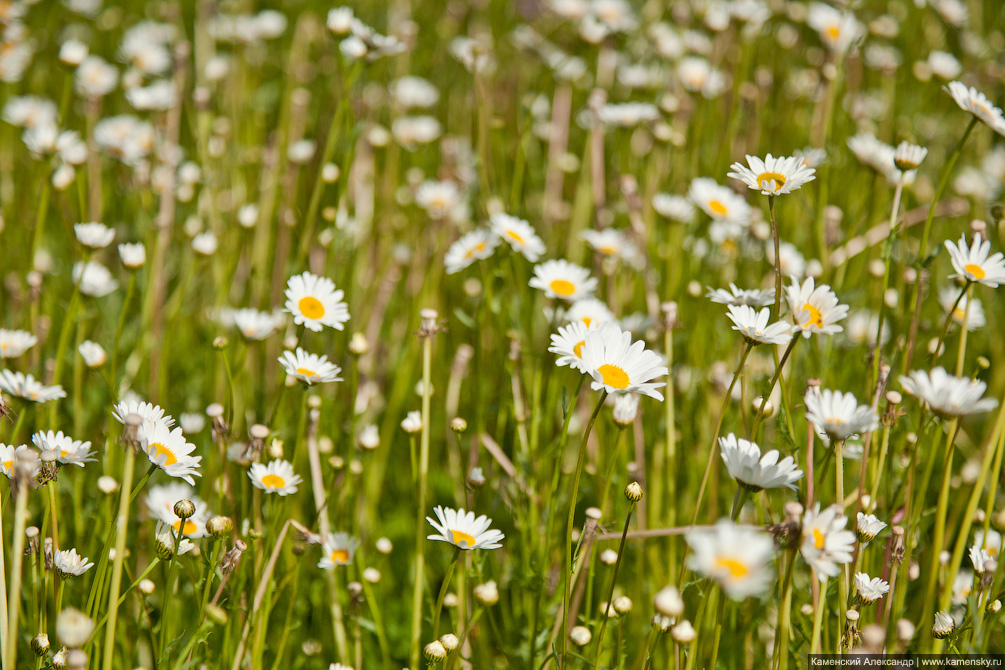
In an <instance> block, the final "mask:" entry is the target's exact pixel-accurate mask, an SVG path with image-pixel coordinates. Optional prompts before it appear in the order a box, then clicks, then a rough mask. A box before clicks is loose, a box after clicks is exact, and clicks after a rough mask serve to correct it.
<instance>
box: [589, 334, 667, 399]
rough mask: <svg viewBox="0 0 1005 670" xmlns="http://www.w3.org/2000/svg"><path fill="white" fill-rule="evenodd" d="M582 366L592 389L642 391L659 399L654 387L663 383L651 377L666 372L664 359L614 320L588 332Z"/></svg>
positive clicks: (622, 391)
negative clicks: (589, 379)
mask: <svg viewBox="0 0 1005 670" xmlns="http://www.w3.org/2000/svg"><path fill="white" fill-rule="evenodd" d="M581 365H582V369H584V370H585V371H586V373H587V374H589V375H590V376H591V377H593V383H592V384H591V388H593V390H594V391H599V390H600V389H604V390H606V391H607V392H609V393H641V394H642V395H647V396H649V397H650V398H655V399H656V400H659V401H662V400H663V394H661V393H660V392H659V391H657V390H656V389H658V388H661V387H663V386H666V382H654V381H652V380H654V379H656V378H658V377H663V376H666V375H667V374H669V371H668V370H667V368H666V365H665V362H664V361H663V359H662V358H661V357H660V356H659V355H658V354H656V353H655V352H653V351H649V350H648V349H646V344H645V342H643V341H642V340H638V341H636V342H632V334H631V332H629V331H626V330H625V331H623V330H621V328H620V327H619V326H618V325H617V324H614V323H610V324H605V325H604V326H603V327H601V328H598V329H596V330H591V331H588V332H587V334H586V339H585V344H584V345H583V355H582V363H581Z"/></svg>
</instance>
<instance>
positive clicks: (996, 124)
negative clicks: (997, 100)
mask: <svg viewBox="0 0 1005 670" xmlns="http://www.w3.org/2000/svg"><path fill="white" fill-rule="evenodd" d="M947 90H948V91H949V95H951V96H953V100H955V101H956V104H957V105H959V106H960V109H962V110H963V111H964V112H970V113H971V114H973V115H974V117H975V118H977V119H979V120H980V121H981V122H982V123H984V124H985V125H987V126H989V127H990V128H991V129H993V130H994V131H995V132H996V133H998V134H999V135H1003V136H1005V116H1003V114H1002V110H1001V109H1000V108H998V107H995V106H994V104H992V103H991V101H990V100H988V97H987V96H986V95H984V94H983V93H981V92H980V91H978V90H977V89H976V88H974V87H973V86H970V87H967V85H966V84H964V83H963V82H961V81H951V82H949V86H948V88H947Z"/></svg>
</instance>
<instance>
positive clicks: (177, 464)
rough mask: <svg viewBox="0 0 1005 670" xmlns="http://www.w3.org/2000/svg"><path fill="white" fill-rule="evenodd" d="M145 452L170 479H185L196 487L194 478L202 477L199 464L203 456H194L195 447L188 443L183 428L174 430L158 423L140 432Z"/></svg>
mask: <svg viewBox="0 0 1005 670" xmlns="http://www.w3.org/2000/svg"><path fill="white" fill-rule="evenodd" d="M140 436H141V443H142V446H143V450H144V451H145V452H147V458H148V459H149V460H150V462H151V463H153V464H154V465H156V466H157V467H159V468H160V469H161V470H163V471H164V473H165V474H167V475H168V476H170V477H177V478H178V479H184V480H185V481H187V482H188V483H189V484H191V485H193V486H194V485H195V480H194V479H192V477H193V476H195V477H201V476H202V474H201V473H200V472H199V462H200V461H202V456H192V452H193V451H195V445H194V444H191V443H190V442H188V440H186V439H185V436H184V434H182V430H181V428H175V429H174V430H172V429H171V428H170V427H169V426H168V425H166V424H164V423H161V422H157V423H154V424H153V425H152V426H144V427H143V428H142V429H141V430H140Z"/></svg>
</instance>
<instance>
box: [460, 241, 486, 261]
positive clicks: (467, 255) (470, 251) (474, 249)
mask: <svg viewBox="0 0 1005 670" xmlns="http://www.w3.org/2000/svg"><path fill="white" fill-rule="evenodd" d="M484 248H485V243H484V242H479V243H478V244H476V245H475V246H473V247H471V248H470V249H468V251H467V253H465V254H464V258H465V260H466V259H468V258H471V257H472V256H474V255H475V254H476V253H479V252H481V251H482V250H483V249H484Z"/></svg>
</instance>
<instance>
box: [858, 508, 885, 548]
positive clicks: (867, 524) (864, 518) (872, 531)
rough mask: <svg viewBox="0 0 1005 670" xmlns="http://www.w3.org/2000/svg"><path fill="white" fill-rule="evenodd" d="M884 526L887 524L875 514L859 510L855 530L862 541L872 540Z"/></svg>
mask: <svg viewBox="0 0 1005 670" xmlns="http://www.w3.org/2000/svg"><path fill="white" fill-rule="evenodd" d="M884 528H886V524H885V523H884V522H882V521H880V520H879V519H878V518H876V516H875V515H872V514H865V513H864V512H859V513H858V515H857V516H856V524H855V532H856V534H857V535H858V539H859V540H860V541H861V542H871V541H872V540H874V539H875V538H876V536H877V535H879V534H880V533H881V532H883V529H884Z"/></svg>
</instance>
